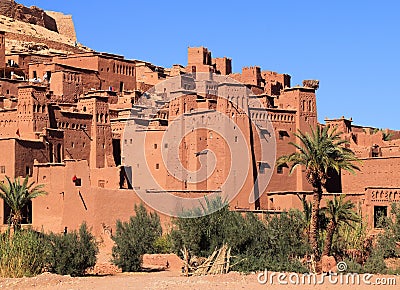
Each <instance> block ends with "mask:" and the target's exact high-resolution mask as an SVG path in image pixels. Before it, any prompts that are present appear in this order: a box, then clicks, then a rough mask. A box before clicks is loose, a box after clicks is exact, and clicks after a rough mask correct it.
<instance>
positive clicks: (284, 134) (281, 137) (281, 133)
mask: <svg viewBox="0 0 400 290" xmlns="http://www.w3.org/2000/svg"><path fill="white" fill-rule="evenodd" d="M285 137H289V134H288V132H286V131H284V130H281V131H279V140H283V139H284V138H285Z"/></svg>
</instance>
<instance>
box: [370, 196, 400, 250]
mask: <svg viewBox="0 0 400 290" xmlns="http://www.w3.org/2000/svg"><path fill="white" fill-rule="evenodd" d="M384 225H385V227H384V229H385V231H384V232H383V233H382V234H380V235H379V236H378V239H377V247H376V251H377V252H378V253H379V254H380V255H382V256H383V257H384V258H399V257H400V251H399V249H398V247H397V246H396V243H397V242H400V206H399V204H397V203H393V204H392V208H391V218H387V219H386V220H385V222H384Z"/></svg>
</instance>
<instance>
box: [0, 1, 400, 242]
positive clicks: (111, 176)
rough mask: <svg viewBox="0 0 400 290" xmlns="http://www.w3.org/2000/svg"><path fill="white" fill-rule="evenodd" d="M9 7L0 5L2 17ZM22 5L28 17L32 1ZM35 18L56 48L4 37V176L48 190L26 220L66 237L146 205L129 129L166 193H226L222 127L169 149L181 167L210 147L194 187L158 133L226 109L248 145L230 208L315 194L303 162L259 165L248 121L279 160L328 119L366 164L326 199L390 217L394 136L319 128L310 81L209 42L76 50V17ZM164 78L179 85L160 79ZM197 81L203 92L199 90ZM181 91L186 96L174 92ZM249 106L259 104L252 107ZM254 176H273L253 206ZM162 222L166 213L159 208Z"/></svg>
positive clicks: (399, 164) (397, 186) (397, 183)
mask: <svg viewBox="0 0 400 290" xmlns="http://www.w3.org/2000/svg"><path fill="white" fill-rule="evenodd" d="M12 2H13V1H5V2H4V3H5V4H4V5H3V4H2V6H0V12H1V14H2V15H5V12H6V11H8V10H7V7H6V6H7V3H12ZM9 5H11V4H9ZM24 11H25V13H29V9H28V8H27V10H24ZM6 16H7V15H6ZM31 17H39V18H40V19H41V20H42V21H41V22H40V21H37V23H38V25H42V26H44V27H45V28H47V29H49V30H50V31H52V33H58V34H59V35H60V37H61V36H62V37H64V38H65V39H67V40H66V41H64V42H63V43H55V42H54V41H50V40H46V39H41V43H44V44H46V45H47V46H48V47H50V48H53V50H44V51H41V50H39V51H29V50H28V51H27V50H26V49H23V47H22V46H21V47H20V48H18V47H14V48H13V49H10V47H8V45H9V43H10V42H8V40H18V41H20V42H21V43H23V42H29V41H34V40H35V38H34V37H33V36H28V35H23V34H16V33H14V32H10V31H7V30H6V31H2V32H0V152H1V154H0V180H4V179H5V177H6V176H8V177H10V178H15V177H25V176H26V175H29V177H30V180H31V181H34V182H35V183H38V184H44V185H45V190H46V191H47V192H48V195H47V196H43V197H39V198H37V199H34V200H33V201H32V204H30V205H29V206H28V207H27V208H26V209H25V211H24V216H25V219H24V223H27V224H31V225H32V227H33V228H36V229H42V228H43V229H44V230H45V231H54V232H61V231H62V230H63V229H64V228H65V227H67V228H68V229H69V230H70V229H71V230H73V229H77V228H78V227H79V225H80V224H81V223H82V222H83V221H86V222H87V223H88V225H89V226H90V227H92V230H93V232H94V234H96V235H100V234H101V233H102V232H103V231H104V228H110V227H111V228H114V227H115V221H116V220H117V219H120V220H127V219H128V218H129V217H130V216H131V215H132V214H133V208H134V205H135V204H139V203H140V202H141V198H140V197H139V196H138V194H137V193H136V190H137V189H139V188H140V189H142V190H147V192H148V193H150V194H151V193H152V190H153V191H154V188H152V187H147V188H146V184H147V183H146V182H147V180H146V179H145V178H144V177H143V172H142V171H141V168H142V166H144V165H145V164H142V163H141V161H139V160H138V161H137V162H136V163H135V164H127V163H126V160H125V156H124V155H123V154H124V148H125V149H126V148H131V150H133V151H135V150H136V149H137V148H139V149H138V150H140V148H141V147H143V144H138V141H137V140H135V139H134V138H129V136H128V135H126V134H124V130H125V128H126V126H127V124H136V125H137V126H139V127H140V128H141V130H142V131H143V132H146V141H145V142H146V143H145V151H144V152H145V162H146V164H147V166H148V167H149V169H150V172H151V174H152V176H153V177H154V178H155V179H156V180H157V182H158V184H159V185H160V186H161V187H162V188H163V189H164V190H166V191H168V193H170V194H172V195H176V196H184V197H185V196H186V197H202V196H205V195H208V194H209V193H211V192H215V191H218V190H221V186H222V183H223V181H224V180H225V179H226V178H227V176H228V174H229V170H230V168H229V166H230V163H231V158H232V157H231V155H230V154H228V152H229V146H228V145H229V144H226V143H224V142H222V141H221V139H222V138H220V137H221V136H219V135H218V133H216V132H211V131H210V130H207V129H199V130H195V131H193V132H192V133H190V134H187V135H186V136H185V137H184V139H183V141H182V144H181V145H180V147H179V152H178V153H177V154H178V155H179V158H178V157H177V156H176V155H173V153H171V154H169V155H168V153H167V159H169V160H172V163H173V164H174V162H181V163H182V166H183V167H184V168H187V169H188V170H197V169H199V161H198V157H199V156H198V155H201V154H202V152H205V150H210V151H212V152H214V154H215V156H216V159H217V162H216V165H215V170H214V172H212V174H211V175H210V177H209V178H207V179H205V180H202V181H201V182H197V183H195V182H192V181H191V180H188V179H186V178H189V177H188V176H186V177H185V176H182V178H176V176H173V175H172V174H170V172H169V171H168V169H167V168H166V166H165V164H164V163H163V158H162V156H163V152H164V151H168V150H169V149H170V148H168V144H165V142H163V140H162V138H163V135H164V133H165V132H166V130H167V128H168V125H169V123H171V122H172V121H173V120H174V119H176V118H178V117H180V116H183V115H184V116H190V115H196V118H199V119H200V120H201V118H205V119H207V118H208V117H209V115H210V114H212V113H213V112H224V113H225V114H226V115H227V116H229V118H230V119H231V120H233V121H234V122H235V124H237V126H238V127H239V128H240V130H241V131H242V132H243V134H244V135H243V139H240V140H238V139H237V138H236V137H237V136H234V138H236V139H234V141H233V142H239V141H242V142H245V143H246V145H247V147H248V148H249V151H248V152H245V154H248V155H249V156H250V157H249V163H248V164H245V165H244V168H243V170H244V171H246V172H247V175H246V176H245V180H244V182H243V184H241V185H240V186H238V188H236V189H235V190H237V191H238V194H237V196H236V197H235V198H233V199H232V200H231V202H230V208H231V209H232V210H236V211H240V212H249V211H251V212H255V213H260V214H262V213H268V212H269V213H280V212H282V211H285V210H288V209H291V208H298V209H301V208H302V205H301V201H300V199H299V197H298V196H303V195H304V196H307V197H310V196H311V194H312V188H311V186H310V185H309V184H308V183H307V180H306V178H305V174H304V172H303V170H302V169H297V170H296V171H295V172H294V173H293V174H291V175H289V168H288V167H287V166H278V167H277V166H268V163H266V162H265V160H263V157H262V156H261V154H260V152H259V151H260V149H259V147H260V146H259V144H258V142H257V137H256V136H254V134H252V133H251V132H252V125H251V124H252V122H254V123H256V124H257V123H259V124H261V123H262V122H265V121H268V122H269V124H271V126H272V127H273V130H270V132H273V134H274V136H270V138H272V137H273V138H274V140H275V143H276V156H278V157H279V156H281V155H285V154H289V153H291V152H293V150H294V149H293V146H291V145H289V144H288V143H289V142H298V141H297V140H296V138H295V136H294V133H295V132H297V131H298V130H301V131H302V132H308V131H310V128H312V127H316V126H327V125H329V126H331V127H337V129H338V130H339V131H340V132H343V135H342V136H343V138H345V139H346V140H348V141H349V148H351V149H352V150H353V151H354V152H355V153H356V155H357V156H358V157H359V158H360V159H361V160H362V163H361V165H360V167H361V171H360V172H358V173H357V174H356V175H352V174H350V173H347V172H342V173H341V174H339V175H338V174H336V175H332V176H331V178H330V179H329V182H328V184H327V186H326V190H325V192H324V197H323V199H326V198H331V197H332V196H333V195H334V194H337V193H346V194H347V196H348V198H349V199H351V200H352V201H353V202H354V203H355V204H356V207H357V208H359V209H360V211H361V212H362V215H363V217H365V218H366V219H367V220H368V223H369V225H370V227H371V228H373V227H374V226H375V225H376V218H377V217H378V216H381V215H382V214H388V213H389V211H390V204H391V203H392V202H394V201H400V180H399V178H398V172H399V171H400V132H399V131H393V130H384V131H382V130H378V129H377V128H372V127H363V126H358V125H354V124H353V120H352V119H351V118H345V117H339V118H337V119H329V120H328V119H327V120H325V124H319V123H318V120H317V106H316V92H317V90H318V87H319V82H318V81H316V80H305V81H303V84H302V86H292V85H291V77H290V75H288V74H281V73H277V72H272V71H267V70H262V69H261V68H260V67H258V66H251V67H244V68H242V71H241V72H240V73H233V72H232V60H231V59H230V58H227V57H219V58H213V57H212V53H211V51H210V50H208V49H207V48H206V47H189V48H188V61H187V65H185V66H183V65H173V66H172V67H171V68H164V67H160V66H156V65H154V64H151V63H149V62H146V61H140V60H134V59H133V60H130V59H125V58H124V57H123V56H120V55H115V54H110V53H100V52H96V51H93V50H90V49H88V48H85V47H83V46H81V45H77V42H76V36H75V33H74V28H73V23H72V20H71V18H70V17H68V16H66V15H63V14H61V13H47V14H46V13H44V12H43V14H41V15H39V16H38V15H36V14H35V15H32V16H31ZM39 18H38V19H39ZM16 21H19V20H16ZM57 27H58V28H57ZM201 74H209V75H210V74H215V75H217V76H221V77H226V78H228V77H229V78H230V79H233V80H235V81H237V84H239V83H240V84H241V85H237V84H235V83H231V84H222V85H221V84H216V83H215V82H213V81H212V79H201V77H200V75H201ZM171 79H174V80H177V82H178V84H179V87H175V88H168V87H167V86H166V85H165V86H164V85H163V84H164V83H167V84H168V80H171ZM199 88H202V89H203V91H205V93H204V94H203V93H198V89H199ZM148 90H150V91H151V92H152V93H153V94H154V95H156V96H157V98H156V99H155V100H151V99H149V98H148V95H149V94H148V93H145V92H147V91H148ZM177 91H179V92H180V94H181V95H180V96H181V97H179V98H174V97H173V96H174V94H175V93H176V92H177ZM182 92H183V93H182ZM223 92H228V95H229V98H228V99H223V98H219V97H216V96H218V95H219V94H221V93H223ZM248 92H250V94H249V93H248ZM167 95H169V97H170V98H168V97H167ZM254 101H257V102H258V103H259V104H262V108H261V107H257V106H254V105H253V104H254ZM239 107H241V108H242V109H240V108H239ZM243 108H245V109H246V110H247V112H248V114H247V115H246V114H243V110H244V109H243ZM249 120H250V121H252V122H250V121H249ZM388 136H390V138H388ZM142 149H143V148H142ZM174 154H175V153H174ZM174 160H175V161H174ZM183 175H184V174H183ZM256 175H258V176H261V177H262V176H263V175H265V176H267V175H268V176H271V179H270V182H269V184H268V186H267V187H266V188H265V190H263V192H260V193H258V194H259V196H261V197H260V198H258V199H257V200H256V201H255V202H250V201H249V194H250V191H251V189H252V187H253V185H254V182H255V179H254V176H256ZM154 194H156V193H154ZM149 210H152V209H151V208H149ZM8 215H9V208H7V206H6V205H5V204H3V201H2V200H1V201H0V222H1V223H2V224H3V228H6V226H7V220H8ZM161 219H162V221H163V222H169V220H170V218H169V217H168V216H166V215H163V214H161Z"/></svg>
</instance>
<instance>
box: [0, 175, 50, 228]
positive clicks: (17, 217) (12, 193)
mask: <svg viewBox="0 0 400 290" xmlns="http://www.w3.org/2000/svg"><path fill="white" fill-rule="evenodd" d="M28 179H29V176H26V177H25V179H24V181H23V183H22V184H21V183H20V179H19V178H18V179H17V178H15V179H14V182H11V180H10V179H9V178H8V177H7V176H6V180H7V183H8V184H5V182H4V181H3V182H0V198H2V199H3V200H4V202H5V203H6V204H7V205H8V206H9V207H10V210H11V212H10V218H9V223H10V225H12V226H13V228H14V230H15V229H19V228H20V226H21V222H22V219H23V216H22V210H23V208H24V207H25V206H26V205H27V204H28V203H29V201H31V200H32V199H34V198H36V197H38V196H41V195H45V194H47V192H46V191H43V190H41V189H42V188H43V186H44V185H43V184H42V185H37V186H33V184H34V182H32V183H30V184H29V185H28Z"/></svg>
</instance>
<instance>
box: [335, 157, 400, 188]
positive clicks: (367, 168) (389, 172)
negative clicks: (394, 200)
mask: <svg viewBox="0 0 400 290" xmlns="http://www.w3.org/2000/svg"><path fill="white" fill-rule="evenodd" d="M357 165H358V166H359V167H360V169H361V171H357V172H356V174H355V175H353V174H351V173H349V172H347V171H342V185H343V192H344V193H348V192H350V193H351V192H363V191H364V190H365V189H366V188H367V187H369V186H376V187H390V186H393V185H398V184H399V172H400V157H390V158H385V157H375V158H366V159H362V163H361V164H357Z"/></svg>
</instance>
